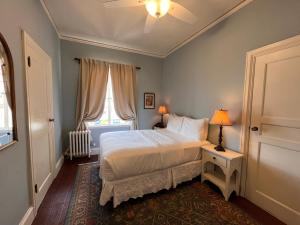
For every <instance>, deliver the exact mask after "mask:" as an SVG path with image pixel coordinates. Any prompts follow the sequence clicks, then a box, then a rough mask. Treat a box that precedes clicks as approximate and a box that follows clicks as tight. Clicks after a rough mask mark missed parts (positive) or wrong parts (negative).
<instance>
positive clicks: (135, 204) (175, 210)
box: [65, 163, 258, 225]
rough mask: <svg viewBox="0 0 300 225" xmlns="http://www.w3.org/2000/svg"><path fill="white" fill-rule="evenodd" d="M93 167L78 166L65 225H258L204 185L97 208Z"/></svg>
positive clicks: (95, 169)
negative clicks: (116, 205)
mask: <svg viewBox="0 0 300 225" xmlns="http://www.w3.org/2000/svg"><path fill="white" fill-rule="evenodd" d="M98 173H99V167H98V165H97V164H95V163H93V164H85V165H80V166H79V169H78V173H77V178H76V183H75V185H74V189H73V194H72V199H71V202H70V206H69V209H68V214H67V218H66V222H65V225H148V224H149V225H196V224H203V225H210V224H211V225H226V224H236V225H241V224H258V223H257V222H256V221H255V220H254V219H252V218H251V217H250V216H249V215H247V214H246V213H245V212H244V211H242V210H241V209H239V208H238V207H236V206H235V205H233V204H232V203H230V202H226V201H225V200H224V198H222V196H221V195H220V194H218V193H216V192H214V191H213V190H212V189H210V188H209V187H208V186H206V185H205V184H201V183H200V182H199V181H197V180H194V181H191V182H187V183H184V184H181V185H179V186H178V187H177V188H176V189H170V190H169V191H160V192H158V193H156V194H149V195H146V196H144V197H143V198H138V199H132V200H129V201H128V202H123V203H122V204H121V205H119V206H118V207H117V208H115V209H114V208H113V206H112V203H111V202H110V203H109V204H107V205H106V206H104V207H102V206H100V205H99V203H98V201H99V196H100V191H101V180H100V179H99V176H98Z"/></svg>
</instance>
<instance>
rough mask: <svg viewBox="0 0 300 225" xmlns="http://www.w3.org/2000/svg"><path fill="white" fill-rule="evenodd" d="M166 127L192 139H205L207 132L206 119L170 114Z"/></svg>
mask: <svg viewBox="0 0 300 225" xmlns="http://www.w3.org/2000/svg"><path fill="white" fill-rule="evenodd" d="M167 129H168V130H170V131H173V132H176V133H180V134H181V135H183V136H185V137H188V138H190V139H192V140H200V141H205V140H206V139H207V132H208V119H207V118H204V119H192V118H189V117H185V116H177V115H176V114H171V115H170V116H169V119H168V124H167Z"/></svg>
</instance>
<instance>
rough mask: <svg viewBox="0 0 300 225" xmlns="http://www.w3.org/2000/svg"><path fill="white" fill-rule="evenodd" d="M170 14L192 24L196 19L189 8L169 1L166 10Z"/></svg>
mask: <svg viewBox="0 0 300 225" xmlns="http://www.w3.org/2000/svg"><path fill="white" fill-rule="evenodd" d="M168 13H169V14H170V15H171V16H174V17H175V18H177V19H179V20H182V21H184V22H186V23H189V24H193V23H195V22H196V21H197V19H198V18H197V17H196V16H195V15H194V14H193V13H191V12H190V11H189V10H187V9H186V8H184V7H183V6H182V5H180V4H178V3H176V2H173V1H172V2H171V7H170V10H169V12H168Z"/></svg>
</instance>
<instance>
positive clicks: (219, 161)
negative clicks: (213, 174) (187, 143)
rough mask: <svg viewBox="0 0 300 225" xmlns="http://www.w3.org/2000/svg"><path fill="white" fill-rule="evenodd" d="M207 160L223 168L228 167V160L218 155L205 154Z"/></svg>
mask: <svg viewBox="0 0 300 225" xmlns="http://www.w3.org/2000/svg"><path fill="white" fill-rule="evenodd" d="M204 154H205V156H204V157H205V158H206V160H208V161H210V162H213V163H215V164H217V165H219V166H223V167H225V168H226V167H227V160H226V159H224V158H222V157H220V156H217V155H214V154H211V153H208V152H205V153H204Z"/></svg>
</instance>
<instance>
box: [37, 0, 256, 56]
mask: <svg viewBox="0 0 300 225" xmlns="http://www.w3.org/2000/svg"><path fill="white" fill-rule="evenodd" d="M106 1H108V0H84V1H82V0H64V1H62V0H41V3H42V5H43V7H44V9H45V11H46V13H47V14H48V16H49V18H50V20H51V22H52V23H53V25H54V27H55V29H56V31H57V33H58V35H59V37H60V38H61V39H66V40H72V41H78V42H82V43H89V44H95V45H99V46H103V47H108V48H114V49H120V50H124V51H129V52H136V53H140V54H145V55H151V56H155V57H162V58H163V57H166V56H167V55H169V54H170V53H172V52H173V51H175V50H176V49H178V48H179V47H181V46H182V45H184V44H185V43H187V42H189V41H190V40H191V39H193V38H194V37H196V36H198V35H199V34H201V33H203V32H205V31H206V30H207V29H209V28H210V27H211V26H213V25H215V24H217V23H218V22H220V21H221V20H223V19H225V18H226V17H228V16H229V15H231V14H232V13H234V12H236V11H237V10H239V9H240V8H242V7H243V6H244V5H246V4H248V3H249V2H251V0H173V1H175V2H177V3H179V4H181V5H182V6H184V7H185V8H187V9H188V10H190V11H191V12H192V13H193V14H194V15H196V16H197V18H198V20H197V22H196V23H194V24H192V25H191V24H187V23H184V22H182V21H180V20H178V19H176V18H174V17H172V16H170V15H166V16H164V17H162V18H160V19H159V21H158V22H157V23H156V24H155V26H154V28H153V29H152V30H151V32H150V33H147V34H145V33H144V25H145V20H146V17H147V15H148V14H147V11H146V9H145V7H144V6H139V7H130V8H105V7H104V6H103V2H106Z"/></svg>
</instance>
